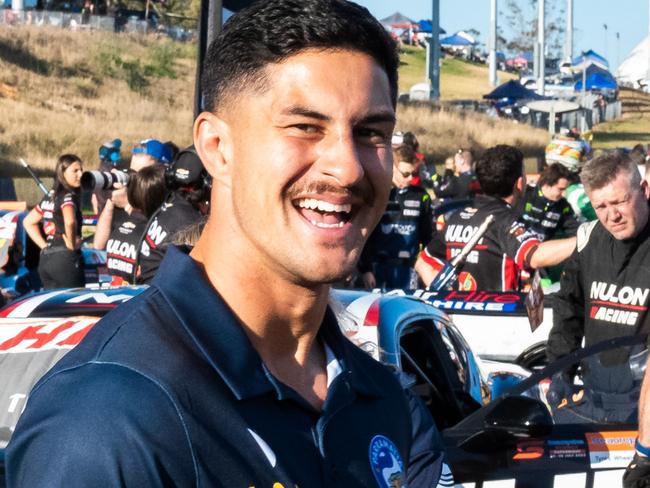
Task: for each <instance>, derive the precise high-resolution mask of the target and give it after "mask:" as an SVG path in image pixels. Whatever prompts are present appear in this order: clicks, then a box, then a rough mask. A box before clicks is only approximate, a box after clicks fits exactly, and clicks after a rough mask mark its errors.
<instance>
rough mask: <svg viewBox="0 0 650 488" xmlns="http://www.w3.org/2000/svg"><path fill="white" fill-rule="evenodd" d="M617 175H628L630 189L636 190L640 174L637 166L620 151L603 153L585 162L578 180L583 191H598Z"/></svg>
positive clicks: (639, 182)
mask: <svg viewBox="0 0 650 488" xmlns="http://www.w3.org/2000/svg"><path fill="white" fill-rule="evenodd" d="M619 173H627V174H628V176H629V177H630V187H631V188H638V187H639V185H640V184H641V174H640V173H639V169H638V167H637V164H636V163H635V162H634V161H633V160H632V158H630V156H629V155H628V154H625V153H623V152H622V151H613V152H609V153H605V154H603V155H602V156H598V157H596V158H594V159H592V160H590V161H587V163H586V164H585V165H584V166H583V167H582V171H581V172H580V179H581V180H582V184H583V185H584V186H585V190H587V191H590V190H598V189H600V188H603V187H604V186H606V185H607V184H608V183H609V182H611V181H614V180H615V179H616V177H617V176H618V175H619Z"/></svg>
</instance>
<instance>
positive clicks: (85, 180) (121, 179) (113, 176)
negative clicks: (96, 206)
mask: <svg viewBox="0 0 650 488" xmlns="http://www.w3.org/2000/svg"><path fill="white" fill-rule="evenodd" d="M115 183H121V184H122V185H123V186H126V185H128V184H129V174H128V173H123V172H122V171H84V172H83V174H82V175H81V188H83V189H84V190H86V191H93V190H110V189H112V188H114V187H115Z"/></svg>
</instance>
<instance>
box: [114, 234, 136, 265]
mask: <svg viewBox="0 0 650 488" xmlns="http://www.w3.org/2000/svg"><path fill="white" fill-rule="evenodd" d="M106 252H107V253H108V254H112V255H114V256H119V257H122V258H125V259H128V260H131V261H133V262H135V258H136V254H137V253H136V251H135V245H134V244H129V243H128V242H121V241H119V240H117V239H109V240H108V243H107V244H106Z"/></svg>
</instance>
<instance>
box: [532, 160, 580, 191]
mask: <svg viewBox="0 0 650 488" xmlns="http://www.w3.org/2000/svg"><path fill="white" fill-rule="evenodd" d="M572 177H573V173H572V172H571V171H569V168H567V167H566V166H564V165H563V164H560V163H553V164H551V165H550V166H547V167H546V168H544V171H542V174H541V175H539V180H537V186H539V187H540V188H541V187H542V186H544V185H548V186H553V185H555V184H556V183H557V182H558V181H560V180H561V179H562V178H564V179H565V180H567V181H568V182H571V181H572Z"/></svg>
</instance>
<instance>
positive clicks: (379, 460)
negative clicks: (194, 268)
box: [368, 435, 406, 488]
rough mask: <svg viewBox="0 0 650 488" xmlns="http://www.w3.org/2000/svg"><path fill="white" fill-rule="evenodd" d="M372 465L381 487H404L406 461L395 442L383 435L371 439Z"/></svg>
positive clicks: (370, 454)
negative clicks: (404, 461)
mask: <svg viewBox="0 0 650 488" xmlns="http://www.w3.org/2000/svg"><path fill="white" fill-rule="evenodd" d="M368 454H369V456H370V466H371V467H372V472H373V473H374V474H375V479H376V480H377V483H378V484H379V487H380V488H404V487H405V486H406V479H405V476H404V463H403V462H402V457H401V456H400V454H399V451H398V450H397V447H395V444H393V442H392V441H391V440H390V439H389V438H387V437H384V436H383V435H376V436H375V437H373V438H372V440H371V441H370V448H369V453H368Z"/></svg>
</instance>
